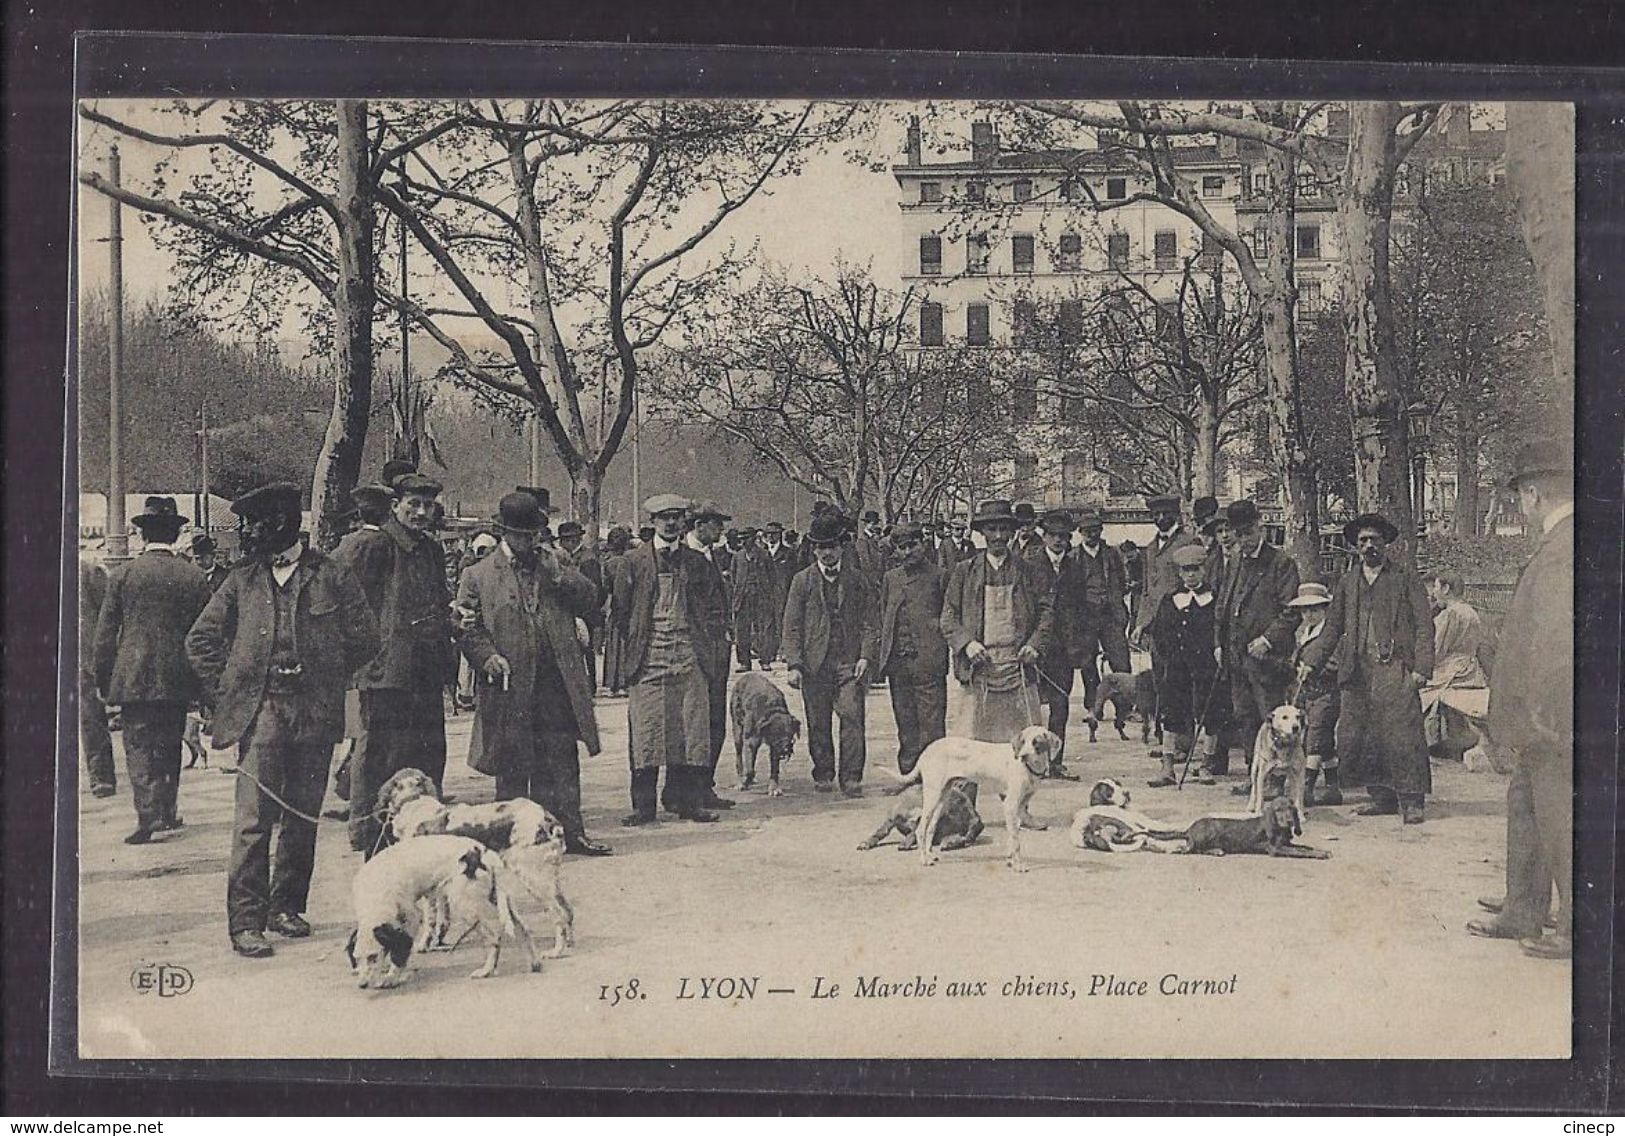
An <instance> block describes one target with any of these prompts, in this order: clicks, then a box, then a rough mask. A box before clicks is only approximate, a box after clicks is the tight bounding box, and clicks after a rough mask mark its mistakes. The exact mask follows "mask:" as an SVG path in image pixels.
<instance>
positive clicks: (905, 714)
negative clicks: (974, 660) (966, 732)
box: [886, 670, 948, 777]
mask: <svg viewBox="0 0 1625 1136" xmlns="http://www.w3.org/2000/svg"><path fill="white" fill-rule="evenodd" d="M886 683H887V686H888V687H889V688H890V690H891V710H892V716H893V717H894V718H896V719H897V772H899V773H901V774H902V775H903V776H905V777H906V776H908V775H909V774H910V773H912V772H914V766H915V763H916V762H918V761H919V760H920V754H922V753H924V752H925V747H926V746H928V745H930V744H931V743H932V742H934V741H936V740H937V739H938V738H941V737H945V736H946V735H947V733H948V678H947V676H946V675H915V674H912V673H910V672H908V671H898V670H892V671H891V672H890V673H889V674H888V675H887V676H886Z"/></svg>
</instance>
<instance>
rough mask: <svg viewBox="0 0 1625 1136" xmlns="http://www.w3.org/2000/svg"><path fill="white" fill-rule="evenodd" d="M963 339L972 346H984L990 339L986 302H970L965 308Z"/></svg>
mask: <svg viewBox="0 0 1625 1136" xmlns="http://www.w3.org/2000/svg"><path fill="white" fill-rule="evenodd" d="M965 341H966V342H967V343H969V344H970V345H971V346H973V347H986V346H987V345H988V343H990V342H991V341H992V337H991V336H990V335H989V334H988V330H987V305H986V304H972V305H970V307H968V308H966V309H965Z"/></svg>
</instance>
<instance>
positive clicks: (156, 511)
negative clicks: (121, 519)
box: [130, 497, 186, 532]
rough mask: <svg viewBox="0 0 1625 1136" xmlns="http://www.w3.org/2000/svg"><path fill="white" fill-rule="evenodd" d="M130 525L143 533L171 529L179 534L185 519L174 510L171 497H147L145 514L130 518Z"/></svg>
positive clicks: (173, 499) (173, 502) (173, 500)
mask: <svg viewBox="0 0 1625 1136" xmlns="http://www.w3.org/2000/svg"><path fill="white" fill-rule="evenodd" d="M130 523H131V524H132V525H134V526H135V527H136V528H138V529H140V530H141V531H142V532H145V531H146V530H147V529H149V528H154V529H160V530H162V529H173V530H174V531H175V532H180V530H181V526H182V525H184V524H185V523H186V518H185V517H183V516H181V514H180V510H178V509H177V508H175V498H173V497H148V498H147V502H146V512H144V513H137V514H136V515H135V516H133V517H131V518H130Z"/></svg>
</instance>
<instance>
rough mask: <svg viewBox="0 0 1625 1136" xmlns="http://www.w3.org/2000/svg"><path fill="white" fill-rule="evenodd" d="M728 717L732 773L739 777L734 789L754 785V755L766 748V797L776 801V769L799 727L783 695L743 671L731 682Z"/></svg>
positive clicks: (792, 748) (780, 792)
mask: <svg viewBox="0 0 1625 1136" xmlns="http://www.w3.org/2000/svg"><path fill="white" fill-rule="evenodd" d="M728 716H729V717H730V718H731V719H732V720H733V730H734V769H735V771H736V772H737V773H738V775H739V782H738V784H737V785H735V786H734V787H735V788H736V789H740V790H744V789H749V788H750V787H751V786H752V785H753V784H755V782H756V754H757V752H758V751H760V750H761V748H762V745H763V744H764V743H765V744H766V745H767V756H768V762H769V765H768V780H767V795H768V796H769V797H780V796H783V795H784V790H783V789H781V788H779V766H780V765H782V764H783V763H784V762H786V761H788V760H790V755H791V754H793V753H794V752H795V748H796V739H797V738H798V737H800V736H801V723H800V722H799V721H798V720H797V719H796V718H795V716H794V715H792V714H791V713H790V707H789V706H788V705H787V704H786V703H785V701H784V691H782V690H780V689H779V688H778V686H777V684H775V683H774V682H773V680H772V679H770V678H768V677H767V676H766V675H763V674H758V673H757V672H755V671H747V672H746V673H745V674H742V675H740V676H739V678H738V680H737V681H735V683H734V687H733V692H732V693H731V694H729V695H728Z"/></svg>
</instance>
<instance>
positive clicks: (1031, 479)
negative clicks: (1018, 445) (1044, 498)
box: [1014, 392, 1038, 498]
mask: <svg viewBox="0 0 1625 1136" xmlns="http://www.w3.org/2000/svg"><path fill="white" fill-rule="evenodd" d="M1017 398H1018V400H1019V398H1020V393H1019V392H1018V393H1017ZM1016 413H1017V416H1018V417H1019V416H1020V413H1021V412H1020V410H1019V409H1018V410H1017V411H1016ZM1037 484H1038V459H1037V458H1035V457H1033V456H1032V455H1031V454H1017V455H1016V483H1015V488H1014V492H1015V495H1016V496H1017V497H1023V498H1031V497H1036V496H1037V494H1036V493H1035V492H1034V488H1035V487H1036V486H1037Z"/></svg>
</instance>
